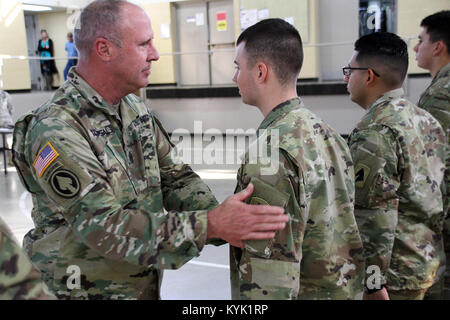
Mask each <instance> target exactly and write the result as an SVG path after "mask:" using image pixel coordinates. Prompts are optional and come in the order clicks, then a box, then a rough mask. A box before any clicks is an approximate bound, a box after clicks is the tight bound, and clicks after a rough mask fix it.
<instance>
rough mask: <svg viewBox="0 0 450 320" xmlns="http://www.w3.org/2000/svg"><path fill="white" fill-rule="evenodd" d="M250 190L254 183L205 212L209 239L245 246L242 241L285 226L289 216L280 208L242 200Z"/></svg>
mask: <svg viewBox="0 0 450 320" xmlns="http://www.w3.org/2000/svg"><path fill="white" fill-rule="evenodd" d="M253 190H254V186H253V184H249V185H248V187H247V188H246V189H244V190H242V191H241V192H239V193H236V194H235V195H232V196H230V197H228V198H227V199H225V201H224V202H222V204H221V205H219V206H218V207H216V208H215V209H213V210H211V211H210V212H209V213H208V238H221V239H223V240H225V241H227V242H228V243H230V244H231V245H232V246H235V247H239V248H244V242H243V240H263V239H271V238H273V237H275V231H277V230H282V229H284V227H285V226H286V222H287V221H288V220H289V216H288V215H285V214H283V213H284V209H283V208H281V207H274V206H268V205H250V204H246V203H244V200H245V199H247V198H249V197H250V196H251V195H252V193H253Z"/></svg>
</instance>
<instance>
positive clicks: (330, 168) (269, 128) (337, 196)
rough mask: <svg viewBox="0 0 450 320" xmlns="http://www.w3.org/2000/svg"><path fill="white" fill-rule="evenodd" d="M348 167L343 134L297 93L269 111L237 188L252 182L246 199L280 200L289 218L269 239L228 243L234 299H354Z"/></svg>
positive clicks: (358, 246) (357, 274)
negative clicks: (238, 245)
mask: <svg viewBox="0 0 450 320" xmlns="http://www.w3.org/2000/svg"><path fill="white" fill-rule="evenodd" d="M256 145H258V149H259V150H258V152H254V150H253V148H254V146H256ZM265 146H267V147H265ZM265 149H266V150H265ZM265 154H267V156H266V155H265ZM255 155H256V156H255ZM353 169H354V168H353V164H352V160H351V157H350V151H349V149H348V146H347V145H346V143H345V141H344V140H343V139H342V138H341V136H340V135H339V134H338V133H336V132H335V131H334V130H333V129H332V128H331V127H329V126H328V125H327V124H326V123H324V122H323V121H322V120H320V119H319V118H317V117H316V116H315V115H314V114H313V113H311V112H310V111H309V110H307V109H306V108H305V107H304V106H303V103H302V102H301V100H300V99H299V98H296V99H292V100H289V101H287V102H285V103H282V104H280V105H279V106H277V107H276V108H274V109H273V110H272V111H271V112H270V113H269V114H268V115H267V117H266V118H265V119H264V121H263V122H262V123H261V125H260V127H259V129H258V138H257V140H256V142H255V143H253V144H252V146H251V147H249V149H248V150H247V153H246V155H245V159H244V162H243V164H242V166H241V168H240V169H239V172H238V184H237V187H236V192H238V191H240V190H242V189H243V188H245V187H246V186H247V185H248V184H249V183H250V182H252V183H253V184H254V186H255V191H254V192H253V194H252V196H251V198H250V201H249V202H250V203H253V204H271V205H278V206H282V207H284V208H285V212H286V213H287V214H289V216H290V220H289V222H288V223H287V225H286V228H285V229H284V230H283V231H280V232H277V233H276V236H275V239H273V240H270V241H262V240H261V241H247V242H246V247H245V249H244V250H241V249H239V248H235V247H231V249H230V251H231V252H230V263H231V268H230V272H231V281H232V297H233V299H308V300H311V299H354V298H355V296H356V295H357V294H360V293H362V289H363V287H362V280H363V277H364V276H363V272H364V266H363V263H364V259H363V256H362V241H361V238H360V235H359V232H358V229H357V224H356V221H355V217H354V214H353V209H354V170H353Z"/></svg>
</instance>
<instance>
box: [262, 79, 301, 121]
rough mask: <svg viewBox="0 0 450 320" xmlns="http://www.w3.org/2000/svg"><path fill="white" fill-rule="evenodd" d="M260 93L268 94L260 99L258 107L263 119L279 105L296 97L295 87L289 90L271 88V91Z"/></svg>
mask: <svg viewBox="0 0 450 320" xmlns="http://www.w3.org/2000/svg"><path fill="white" fill-rule="evenodd" d="M262 92H266V93H268V94H267V95H266V96H265V97H261V98H262V99H260V100H261V103H260V104H259V106H258V108H259V110H261V112H262V114H263V116H264V118H266V117H267V115H268V114H269V113H270V111H272V110H273V109H274V108H275V107H277V106H278V105H279V104H280V103H283V102H286V101H288V100H291V99H294V98H296V97H298V94H297V87H296V86H293V87H291V88H286V87H279V88H272V89H271V90H263V91H262Z"/></svg>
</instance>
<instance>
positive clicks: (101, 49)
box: [94, 38, 114, 61]
mask: <svg viewBox="0 0 450 320" xmlns="http://www.w3.org/2000/svg"><path fill="white" fill-rule="evenodd" d="M94 49H95V53H96V54H97V56H98V57H99V58H100V59H102V60H103V61H111V59H112V55H113V50H114V48H113V46H112V43H111V42H110V41H108V40H106V39H105V38H97V39H96V40H95V46H94Z"/></svg>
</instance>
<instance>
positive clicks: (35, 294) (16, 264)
mask: <svg viewBox="0 0 450 320" xmlns="http://www.w3.org/2000/svg"><path fill="white" fill-rule="evenodd" d="M12 299H14V300H16V299H20V300H22V299H26V300H28V299H30V300H36V299H39V300H47V299H51V300H53V299H55V297H54V296H53V295H52V294H51V293H50V292H49V291H48V288H47V286H46V285H45V283H44V282H43V281H42V280H41V274H40V273H39V271H37V270H36V268H34V267H33V265H32V264H31V262H30V260H29V259H28V257H27V255H26V254H25V253H24V252H23V251H22V249H21V248H20V247H19V245H18V244H17V243H16V241H15V240H14V239H13V236H12V234H11V232H10V230H9V228H8V226H7V225H6V224H5V223H4V222H3V220H2V219H1V218H0V300H12Z"/></svg>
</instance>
